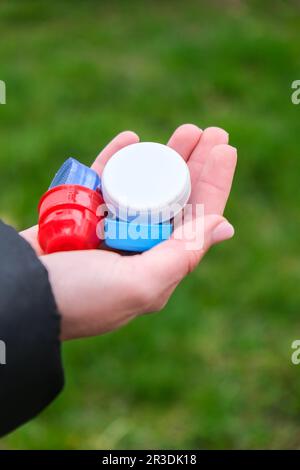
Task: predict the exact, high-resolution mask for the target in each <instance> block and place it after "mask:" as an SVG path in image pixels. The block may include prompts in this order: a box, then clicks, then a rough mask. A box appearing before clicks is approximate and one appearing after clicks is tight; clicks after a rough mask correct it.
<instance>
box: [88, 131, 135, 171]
mask: <svg viewBox="0 0 300 470" xmlns="http://www.w3.org/2000/svg"><path fill="white" fill-rule="evenodd" d="M137 142H139V137H138V135H137V134H135V132H132V131H124V132H121V133H120V134H118V135H117V136H116V137H115V138H114V139H113V140H112V141H111V142H110V143H109V144H108V145H107V146H106V147H104V149H103V150H102V151H101V152H100V153H99V155H98V157H97V158H96V160H95V161H94V163H93V164H92V168H93V170H95V171H96V172H97V173H98V174H99V175H101V174H102V171H103V169H104V167H105V165H106V163H107V162H108V160H109V159H110V157H112V156H113V155H114V154H115V153H116V152H117V151H118V150H121V149H122V148H123V147H126V146H127V145H130V144H136V143H137Z"/></svg>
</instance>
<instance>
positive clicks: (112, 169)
mask: <svg viewBox="0 0 300 470" xmlns="http://www.w3.org/2000/svg"><path fill="white" fill-rule="evenodd" d="M190 192H191V182H190V174H189V170H188V167H187V165H186V163H185V161H184V160H183V158H182V157H181V156H180V155H179V154H178V153H177V152H176V151H175V150H173V149H171V148H170V147H167V146H166V145H162V144H158V143H153V142H143V143H137V144H132V145H129V146H127V147H124V148H123V149H121V150H119V151H118V152H117V153H115V154H114V155H113V156H112V157H111V159H110V160H109V161H108V163H107V164H106V166H105V168H104V171H103V174H102V193H103V198H104V201H105V203H106V205H107V209H108V216H107V218H106V219H105V243H106V245H107V246H108V247H110V248H114V249H117V250H125V251H134V252H142V251H145V250H148V249H150V248H152V247H154V246H155V245H157V244H158V243H160V242H162V241H164V240H167V239H168V238H170V236H171V234H172V230H173V226H172V219H173V218H174V217H175V216H176V215H177V214H178V213H179V212H180V211H181V210H182V208H183V207H184V206H185V204H186V203H187V201H188V199H189V196H190Z"/></svg>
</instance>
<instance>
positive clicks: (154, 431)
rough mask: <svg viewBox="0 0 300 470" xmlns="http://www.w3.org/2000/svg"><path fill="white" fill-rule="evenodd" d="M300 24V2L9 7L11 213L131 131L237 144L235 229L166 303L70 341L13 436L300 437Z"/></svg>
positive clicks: (226, 440)
mask: <svg viewBox="0 0 300 470" xmlns="http://www.w3.org/2000/svg"><path fill="white" fill-rule="evenodd" d="M299 31H300V10H299V3H298V1H279V0H272V1H271V0H264V1H263V2H262V1H258V0H257V1H239V0H231V1H229V0H227V1H224V0H222V1H221V0H219V1H216V0H211V1H210V2H204V1H184V2H183V1H179V0H174V1H166V0H160V1H158V0H157V1H151V2H150V1H148V2H147V1H142V0H140V1H121V0H120V1H116V0H112V1H109V2H108V1H107V2H100V1H99V2H97V1H90V0H89V1H85V2H80V1H72V2H71V1H69V2H68V1H52V2H46V1H21V0H20V1H16V0H13V1H11V0H4V1H2V2H1V3H0V79H2V80H5V81H6V83H7V104H6V105H5V106H0V191H1V192H0V194H1V204H0V214H1V217H3V218H4V219H5V220H6V221H8V222H11V223H12V224H14V225H15V226H17V227H18V228H24V227H26V226H29V225H31V224H34V223H36V219H37V211H36V206H37V202H38V199H39V196H40V195H41V193H42V192H43V191H44V190H45V189H46V188H47V185H48V184H49V181H50V179H51V177H52V175H53V174H54V172H55V170H56V169H57V168H58V166H59V165H60V164H61V163H62V162H63V160H64V159H65V158H66V157H67V156H70V155H73V156H76V157H77V158H79V159H81V160H82V161H83V162H85V163H90V162H91V161H92V160H93V158H94V157H95V156H96V155H97V153H98V151H99V149H101V148H102V147H103V146H104V144H105V143H106V142H107V141H108V140H109V139H111V138H112V137H113V136H114V135H115V134H116V133H117V132H119V131H121V130H124V129H132V130H135V131H136V132H138V133H139V135H140V136H141V139H142V140H157V141H161V142H166V140H167V139H168V137H169V135H170V133H171V132H172V131H173V129H174V128H175V127H176V126H177V125H179V124H181V123H184V122H194V123H196V124H197V125H199V126H200V127H203V128H204V127H206V126H210V125H218V126H222V127H225V128H226V129H227V130H229V132H230V141H231V144H232V145H234V146H237V147H238V151H239V165H238V171H237V174H236V179H235V183H234V187H233V192H232V196H231V199H230V202H229V205H228V208H227V212H226V215H227V217H228V219H229V220H230V221H231V222H232V223H233V224H234V225H235V227H236V236H235V237H234V239H233V240H231V241H229V242H227V243H225V244H224V245H222V246H218V247H216V248H214V249H213V250H212V252H211V253H210V254H209V256H207V258H206V259H205V260H204V262H203V263H202V264H201V267H200V268H199V269H198V270H196V272H194V273H193V274H192V275H191V276H190V277H189V278H187V279H186V280H185V281H184V282H183V283H182V285H181V286H180V287H179V288H178V289H177V291H176V293H175V295H174V296H173V298H172V299H171V300H170V302H169V304H168V306H167V307H166V308H165V309H164V311H163V312H162V313H160V314H156V315H153V316H146V317H143V318H140V319H138V320H136V321H134V322H133V323H131V324H130V325H128V326H126V327H125V328H123V329H121V330H120V331H118V332H115V333H112V334H109V335H106V336H103V337H99V338H93V339H88V340H79V341H74V342H70V343H68V344H65V345H64V365H65V371H66V387H65V389H64V392H63V393H62V394H61V395H60V397H59V398H58V399H57V400H56V401H55V403H53V404H52V405H51V406H50V407H49V408H48V409H47V410H46V411H44V412H43V413H42V414H41V415H40V416H39V417H38V418H37V419H35V420H34V421H32V422H31V423H29V424H27V425H25V426H23V427H22V428H21V429H19V430H18V431H16V432H14V433H13V434H11V435H9V436H8V437H6V438H5V439H3V440H2V441H1V443H0V448H4V449H7V448H8V449H22V448H25V449H42V448H44V449H54V448H56V449H57V448H59V449H98V448H112V449H114V448H128V449H130V448H145V447H146V448H147V447H151V448H193V447H194V448H195V447H197V448H208V449H213V448H222V449H228V448H299V447H300V366H298V367H297V366H294V365H292V364H291V361H290V355H291V351H292V350H291V342H292V341H293V340H294V339H297V338H300V288H299V282H300V256H299V244H300V233H299V223H300V190H299V179H300V152H299V144H300V141H299V139H300V124H299V118H300V105H299V106H294V105H292V103H291V98H290V96H291V83H292V81H293V80H296V79H300V68H299V65H300V54H299V49H300V43H299ZM33 288H34V287H33ZM28 327H30V325H29V326H28ZM28 367H30V364H28ZM21 394H22V389H20V395H21ZM1 406H5V404H3V403H2V404H1Z"/></svg>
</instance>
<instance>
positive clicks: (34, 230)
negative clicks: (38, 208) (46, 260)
mask: <svg viewBox="0 0 300 470" xmlns="http://www.w3.org/2000/svg"><path fill="white" fill-rule="evenodd" d="M19 235H21V237H23V238H25V240H26V241H27V242H28V243H29V244H30V245H31V246H32V248H33V249H34V251H35V252H36V254H37V255H38V256H40V255H41V254H43V250H42V249H41V247H40V244H39V242H38V225H34V226H33V227H30V228H28V229H26V230H22V232H19Z"/></svg>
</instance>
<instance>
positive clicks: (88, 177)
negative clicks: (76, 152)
mask: <svg viewBox="0 0 300 470" xmlns="http://www.w3.org/2000/svg"><path fill="white" fill-rule="evenodd" d="M61 184H78V185H80V186H84V187H85V188H89V189H93V190H94V191H96V190H97V189H100V178H99V176H98V174H97V173H96V172H95V171H94V170H92V168H89V167H88V166H86V165H83V163H80V162H79V161H78V160H76V159H75V158H68V159H67V160H66V161H65V162H64V163H63V165H62V166H61V167H60V169H59V170H58V172H57V173H56V175H55V176H54V178H53V180H52V182H51V184H50V186H49V189H51V188H54V187H55V186H60V185H61Z"/></svg>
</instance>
